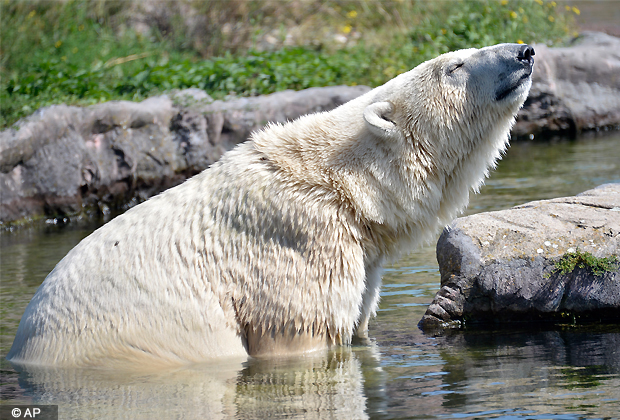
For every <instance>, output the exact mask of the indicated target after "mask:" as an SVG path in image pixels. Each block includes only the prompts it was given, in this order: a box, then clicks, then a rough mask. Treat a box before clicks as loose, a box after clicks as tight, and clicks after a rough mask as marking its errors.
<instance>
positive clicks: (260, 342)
mask: <svg viewBox="0 0 620 420" xmlns="http://www.w3.org/2000/svg"><path fill="white" fill-rule="evenodd" d="M519 48H521V47H520V46H518V45H515V44H502V45H499V46H494V47H488V48H485V49H481V50H476V49H470V50H462V51H457V52H454V53H448V54H445V55H442V56H440V57H438V58H436V59H434V60H431V61H428V62H426V63H423V64H421V65H420V66H418V67H416V68H415V69H413V70H411V71H410V72H408V73H405V74H402V75H400V76H398V77H396V78H395V79H393V80H391V81H390V82H388V83H386V84H385V85H383V86H381V87H378V88H376V89H374V90H372V91H370V92H368V93H367V94H365V95H363V96H361V97H359V98H357V99H355V100H353V101H351V102H349V103H347V104H344V105H342V106H340V107H339V108H337V109H335V110H333V111H331V112H325V113H318V114H312V115H308V116H304V117H302V118H299V119H298V120H296V121H294V122H291V123H287V124H284V125H280V124H271V125H268V126H267V127H266V128H265V129H263V130H261V131H259V132H256V133H255V134H254V135H253V136H252V139H251V140H250V141H248V142H246V143H244V144H241V145H239V146H238V147H237V148H235V149H234V150H232V151H230V152H228V153H226V154H225V155H224V156H223V157H222V159H221V160H220V161H219V162H217V163H216V164H214V165H213V166H212V167H210V168H209V169H207V170H206V171H204V172H202V173H201V174H199V175H197V176H195V177H194V178H192V179H190V180H188V181H186V182H185V183H184V184H182V185H180V186H178V187H175V188H172V189H170V190H168V191H166V192H164V193H162V194H161V195H159V196H157V197H154V198H152V199H150V200H148V201H147V202H145V203H143V204H140V205H138V206H136V207H135V208H133V209H131V210H129V211H127V212H126V213H125V214H123V215H121V216H119V217H117V218H115V219H114V220H112V221H111V222H109V223H108V224H106V225H105V226H103V227H101V228H100V229H98V230H97V231H95V232H94V233H93V234H91V235H90V236H89V237H87V238H86V239H84V240H83V241H82V242H81V243H80V244H78V245H77V246H76V247H75V248H74V249H73V250H71V251H70V252H69V253H68V254H67V256H66V257H65V258H64V259H63V260H62V261H60V262H59V263H58V265H57V266H56V267H55V268H54V270H53V271H52V272H51V273H50V274H49V275H48V276H47V278H46V279H45V281H44V282H43V284H42V286H41V287H40V288H39V290H38V291H37V293H36V294H35V296H34V297H33V299H32V301H31V302H30V304H29V305H28V307H27V308H26V311H25V313H24V315H23V318H22V320H21V323H20V325H19V329H18V332H17V336H16V338H15V341H14V343H13V347H12V349H11V351H10V353H9V356H8V359H10V360H11V361H13V362H17V363H36V364H49V365H107V366H114V365H126V364H128V365H132V364H136V363H138V364H140V365H143V364H166V363H167V364H180V363H188V362H200V361H204V360H207V359H212V358H217V357H224V356H235V355H246V354H250V355H253V356H261V355H277V354H287V353H295V352H303V351H310V350H315V349H324V348H327V347H329V346H332V345H336V344H341V343H349V342H350V341H351V338H352V336H353V334H354V333H357V334H358V335H360V336H364V335H365V334H366V330H367V326H368V320H369V318H370V317H372V316H373V315H374V314H375V311H376V308H377V305H378V301H379V290H380V285H381V266H382V265H383V263H384V262H385V261H386V260H389V259H393V258H395V257H396V256H398V255H399V254H400V253H401V252H403V251H409V250H411V249H412V247H414V246H416V245H418V244H420V243H422V242H425V241H428V240H429V239H430V238H432V237H433V235H434V234H435V233H436V232H437V230H438V229H439V228H441V227H442V226H444V225H445V224H447V223H448V222H450V221H451V220H452V219H453V218H454V217H455V216H456V215H457V213H458V212H459V211H461V210H462V209H463V208H464V207H465V206H466V205H467V202H468V197H469V192H470V191H471V190H472V189H474V190H475V189H477V188H478V187H479V186H480V185H481V183H482V181H483V179H484V177H485V176H486V175H487V174H488V170H489V168H490V167H492V166H493V165H494V164H495V162H496V160H497V159H498V158H499V157H500V155H501V153H502V152H503V150H504V149H505V147H506V145H507V141H508V134H509V130H510V127H511V125H512V124H513V122H514V116H515V114H516V112H517V110H518V109H519V107H521V106H522V104H523V102H524V101H525V98H526V97H527V93H528V91H529V87H530V85H531V81H530V77H529V74H530V73H531V63H529V65H528V63H524V62H523V60H519V59H517V51H518V49H519ZM506 84H508V85H506ZM506 86H508V87H512V88H514V89H513V90H514V91H510V92H511V93H510V94H509V95H507V96H506V98H503V99H501V100H497V99H496V97H497V95H498V92H499V91H500V90H501V89H504V90H505V87H506Z"/></svg>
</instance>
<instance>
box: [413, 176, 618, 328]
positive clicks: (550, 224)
mask: <svg viewBox="0 0 620 420" xmlns="http://www.w3.org/2000/svg"><path fill="white" fill-rule="evenodd" d="M567 256H569V257H570V256H573V257H574V258H575V259H574V260H573V262H574V263H576V264H572V265H571V264H568V265H563V264H562V261H563V260H564V261H566V260H565V258H566V257H567ZM613 260H615V262H613ZM437 261H438V263H439V271H440V273H441V289H440V290H439V291H438V292H437V294H436V295H435V298H434V299H433V301H432V303H431V304H430V305H429V307H428V309H427V311H426V313H425V315H424V316H423V318H422V320H421V321H420V323H419V326H420V328H422V329H423V330H425V331H434V330H443V329H447V328H459V327H461V326H462V325H464V324H465V325H477V324H491V325H496V324H498V323H528V324H531V323H536V322H545V321H555V322H557V321H562V322H565V323H567V322H572V321H574V320H577V319H580V320H589V321H603V322H605V321H607V322H619V321H620V184H606V185H601V186H600V187H597V188H595V189H592V190H589V191H585V192H583V193H581V194H579V195H577V196H575V197H564V198H556V199H553V200H542V201H534V202H531V203H526V204H523V205H520V206H516V207H514V208H512V209H508V210H502V211H494V212H489V213H480V214H476V215H473V216H468V217H463V218H459V219H457V220H456V221H454V223H453V224H452V225H451V226H449V227H447V228H445V229H444V231H443V233H442V235H441V237H440V238H439V241H438V242H437ZM610 261H612V262H611V263H608V264H603V262H610ZM603 266H604V269H601V267H603Z"/></svg>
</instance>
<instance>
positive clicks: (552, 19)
mask: <svg viewBox="0 0 620 420" xmlns="http://www.w3.org/2000/svg"><path fill="white" fill-rule="evenodd" d="M547 19H549V22H555V18H554V17H553V16H549V17H548V18H547Z"/></svg>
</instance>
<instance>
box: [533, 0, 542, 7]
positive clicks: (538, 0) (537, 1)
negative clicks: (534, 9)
mask: <svg viewBox="0 0 620 420" xmlns="http://www.w3.org/2000/svg"><path fill="white" fill-rule="evenodd" d="M534 1H535V2H536V3H538V4H540V5H541V6H542V5H543V0H534Z"/></svg>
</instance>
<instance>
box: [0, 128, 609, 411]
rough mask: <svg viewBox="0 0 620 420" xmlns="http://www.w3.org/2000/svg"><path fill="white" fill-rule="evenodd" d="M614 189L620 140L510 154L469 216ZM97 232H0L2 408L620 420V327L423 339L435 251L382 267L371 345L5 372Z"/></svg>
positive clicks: (435, 284)
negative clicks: (26, 319) (281, 355)
mask: <svg viewBox="0 0 620 420" xmlns="http://www.w3.org/2000/svg"><path fill="white" fill-rule="evenodd" d="M614 181H615V182H620V133H617V132H616V133H611V134H607V135H606V136H603V137H593V138H582V139H580V140H578V141H574V142H560V143H556V144H538V143H519V144H515V145H513V146H512V147H511V148H510V149H509V151H508V153H507V155H506V157H505V158H504V160H502V162H501V163H500V165H499V166H498V168H497V170H496V171H495V172H494V173H493V174H492V177H491V179H490V180H488V182H487V183H486V185H485V186H484V187H483V188H482V190H481V193H480V194H479V195H476V196H473V197H472V200H471V205H470V207H469V208H468V210H467V212H466V213H467V214H472V213H477V212H481V211H490V210H496V209H503V208H507V207H510V206H512V205H515V204H521V203H524V202H527V201H531V200H537V199H547V198H553V197H560V196H567V195H574V194H577V193H579V192H581V191H584V190H586V189H589V188H592V187H595V186H597V185H599V184H601V183H605V182H614ZM95 227H96V224H93V223H82V224H69V225H67V226H64V227H57V226H44V227H40V228H33V229H23V230H18V231H16V232H12V233H7V232H3V233H2V236H1V238H0V239H1V245H2V253H1V258H2V259H1V264H0V278H1V284H0V304H1V305H0V312H1V320H0V327H1V329H0V357H1V359H2V360H1V361H0V374H1V375H2V377H1V381H0V392H1V398H0V403H3V404H5V403H12V404H15V403H28V402H36V403H45V404H58V405H59V411H60V418H76V419H83V418H115V419H116V418H132V419H136V418H138V419H139V418H145V419H147V418H149V419H151V418H162V419H174V418H179V419H181V418H182V419H246V418H248V419H250V418H252V419H263V418H267V417H272V418H273V417H275V418H287V419H288V418H293V419H324V418H333V419H358V418H359V419H363V418H373V419H374V418H376V419H395V418H412V419H473V418H494V419H571V420H572V419H598V418H620V354H619V353H618V351H619V349H620V327H618V326H610V325H602V326H595V327H592V326H590V327H588V328H587V329H585V328H578V327H568V326H566V327H558V328H555V329H551V330H549V329H546V330H545V329H542V328H540V329H537V328H536V326H535V325H533V326H532V328H530V329H528V330H514V329H503V330H497V331H489V330H483V331H459V332H454V333H450V334H446V335H444V336H438V337H433V336H428V335H425V334H423V333H422V332H421V331H420V330H419V329H418V328H417V323H418V321H419V320H420V318H421V317H422V315H423V314H424V312H425V310H426V307H427V306H428V304H429V303H430V302H431V300H432V298H433V296H434V294H435V292H436V291H437V290H438V288H439V272H438V267H437V261H436V258H435V252H434V247H433V246H428V247H425V248H422V249H420V250H418V251H416V252H415V253H413V254H411V255H409V256H407V257H405V258H403V259H401V260H400V261H398V262H397V263H395V264H393V265H391V266H389V267H387V270H386V273H385V275H384V287H383V292H382V302H381V306H380V310H379V313H378V316H377V318H376V319H375V320H374V321H372V322H371V325H370V336H371V342H370V343H369V344H356V345H354V346H352V347H346V348H340V349H337V350H335V351H331V352H326V353H319V354H314V355H309V356H304V357H296V358H290V359H278V360H270V361H257V360H225V361H220V362H218V363H217V364H211V365H209V364H205V365H196V366H189V367H183V368H179V369H162V370H157V371H153V372H133V373H127V372H123V373H119V372H114V371H105V370H91V369H50V368H38V369H30V370H24V371H19V372H18V371H16V370H15V368H14V367H13V366H11V365H10V364H9V363H8V362H6V361H5V360H4V357H5V356H6V354H7V352H8V349H9V348H10V345H11V343H12V340H13V337H14V335H15V331H16V329H17V325H18V323H19V319H20V317H21V314H22V313H23V310H24V308H25V306H26V305H27V303H28V301H29V300H30V298H31V297H32V295H33V294H34V292H35V290H36V288H37V287H38V285H39V284H40V283H41V281H42V280H43V279H44V278H45V276H46V275H47V273H48V272H49V271H50V270H51V269H52V268H53V266H54V265H55V264H56V263H57V262H58V261H59V260H60V259H61V258H62V257H63V256H64V255H65V254H66V253H67V251H68V250H69V249H71V248H72V247H73V246H74V245H75V244H77V243H78V242H79V241H80V239H82V238H83V237H85V236H86V235H88V234H89V233H90V232H91V231H92V230H93V229H94V228H95Z"/></svg>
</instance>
